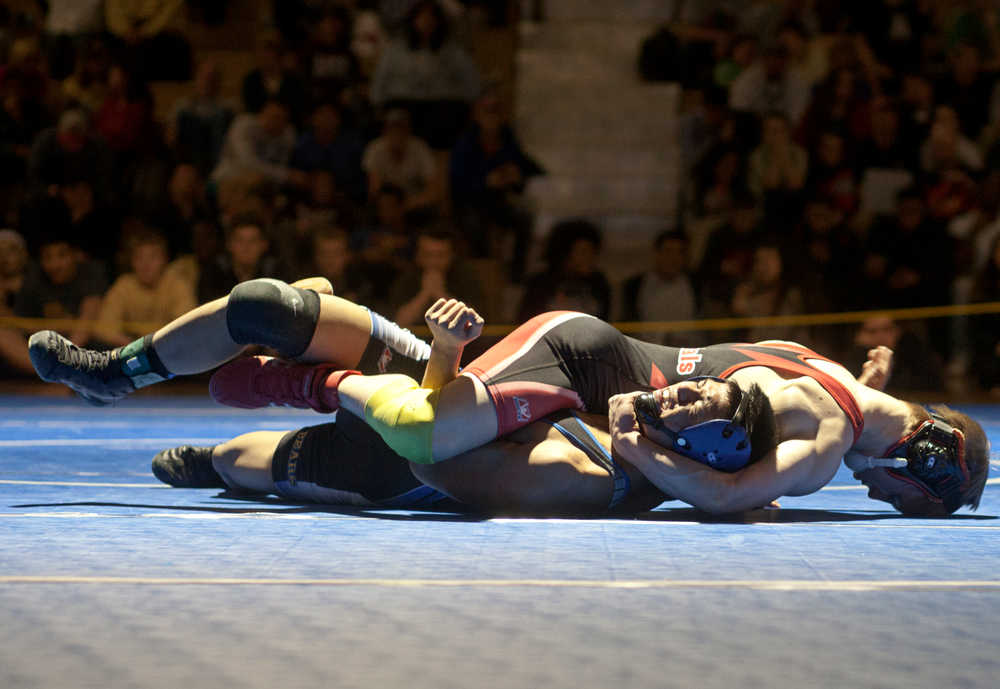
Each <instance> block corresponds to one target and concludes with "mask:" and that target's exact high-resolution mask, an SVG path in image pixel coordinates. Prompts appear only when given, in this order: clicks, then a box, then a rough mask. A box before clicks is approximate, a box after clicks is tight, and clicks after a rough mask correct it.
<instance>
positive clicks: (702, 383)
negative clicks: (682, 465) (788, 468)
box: [640, 377, 777, 470]
mask: <svg viewBox="0 0 1000 689" xmlns="http://www.w3.org/2000/svg"><path fill="white" fill-rule="evenodd" d="M652 399H653V400H654V401H655V403H656V412H658V415H657V419H658V423H657V424H655V425H654V424H650V423H643V422H641V421H640V426H641V429H642V432H643V435H645V436H646V437H647V438H648V439H649V440H651V441H653V442H655V443H657V444H660V445H663V446H664V447H668V448H671V447H675V446H676V441H675V440H674V439H673V438H672V437H671V433H670V432H667V431H666V430H664V428H665V429H669V431H671V432H673V433H680V432H681V431H684V430H685V429H691V428H692V427H695V426H698V425H699V424H705V423H707V422H710V421H724V422H727V424H731V425H732V426H736V427H739V428H741V429H743V430H744V431H745V435H744V436H743V439H745V440H748V441H749V443H750V452H749V459H748V460H747V459H746V455H745V454H744V455H743V458H744V459H743V460H742V461H745V463H746V464H750V463H753V462H755V461H757V460H758V459H760V458H761V457H763V456H764V455H765V454H767V453H768V452H770V451H771V450H772V449H774V447H775V445H776V444H777V427H776V424H775V419H774V411H773V410H772V409H771V403H770V400H769V399H768V397H767V395H765V394H764V392H763V390H761V388H760V386H758V385H756V384H753V385H750V386H749V388H748V389H747V390H742V389H741V388H740V387H739V385H737V384H736V382H734V381H732V380H721V379H718V378H708V377H706V378H695V379H692V380H687V381H682V382H680V383H675V384H673V385H670V386H668V387H665V388H660V389H659V390H656V391H655V392H653V393H652ZM724 425H725V424H720V426H724ZM656 426H659V428H658V427H656ZM719 432H722V433H724V434H725V433H727V432H728V430H727V429H726V428H721V429H720V431H719ZM741 432H742V431H741ZM725 437H726V438H729V435H725ZM695 449H697V448H695ZM744 452H745V450H744ZM741 463H742V462H741ZM735 468H740V467H738V466H737V467H734V468H731V469H729V470H734V469H735Z"/></svg>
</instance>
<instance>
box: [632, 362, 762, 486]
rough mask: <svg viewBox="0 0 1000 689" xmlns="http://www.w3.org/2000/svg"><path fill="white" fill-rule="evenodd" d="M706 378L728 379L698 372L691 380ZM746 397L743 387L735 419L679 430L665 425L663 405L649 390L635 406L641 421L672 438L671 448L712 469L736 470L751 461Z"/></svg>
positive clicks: (703, 423)
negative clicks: (661, 406)
mask: <svg viewBox="0 0 1000 689" xmlns="http://www.w3.org/2000/svg"><path fill="white" fill-rule="evenodd" d="M703 378H708V379H709V380H717V381H720V382H726V381H725V380H724V379H722V378H716V377H714V376H698V377H696V378H689V379H688V380H701V379H703ZM746 400H747V398H746V395H744V394H743V391H742V390H740V397H739V400H738V402H737V404H736V412H735V413H734V414H733V418H732V419H712V420H711V421H703V422H702V423H699V424H695V425H694V426H688V427H687V428H683V429H681V430H680V431H672V430H670V429H669V428H667V427H666V425H664V423H663V419H661V418H660V405H659V403H657V401H656V398H655V397H654V396H653V393H651V392H646V393H643V394H642V395H639V396H638V397H636V398H635V401H634V402H633V403H632V406H633V408H634V409H635V416H636V418H637V419H638V420H639V421H640V422H642V423H643V424H644V425H646V426H649V427H650V428H655V429H656V430H658V431H660V432H661V433H663V434H664V435H666V436H667V437H668V438H670V441H671V442H672V443H673V447H672V448H671V449H672V450H673V451H674V452H676V453H677V454H681V455H684V456H685V457H688V458H689V459H693V460H696V461H698V462H701V463H702V464H707V465H708V466H710V467H712V468H713V469H718V470H720V471H727V472H733V471H738V470H740V469H742V468H743V467H745V466H746V465H747V463H748V462H749V461H750V449H751V448H750V437H749V436H748V435H747V430H746V428H744V427H743V425H742V423H741V422H742V419H743V415H744V414H745V413H746V408H745V405H746Z"/></svg>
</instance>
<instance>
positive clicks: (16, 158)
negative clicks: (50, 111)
mask: <svg viewBox="0 0 1000 689" xmlns="http://www.w3.org/2000/svg"><path fill="white" fill-rule="evenodd" d="M23 79H24V77H23V76H22V75H21V74H20V73H19V72H17V71H8V72H7V73H6V74H4V77H3V79H2V80H0V99H2V101H0V186H2V187H9V186H14V187H20V186H22V183H23V180H24V176H25V173H26V172H27V169H28V159H29V157H30V155H31V142H32V141H33V140H34V137H35V136H36V135H37V134H38V131H39V129H40V126H41V122H40V121H39V118H40V113H37V112H31V111H30V110H26V109H25V108H26V105H27V104H26V103H25V101H24V97H23V96H24V91H25V88H26V84H24V83H23ZM15 205H16V204H15Z"/></svg>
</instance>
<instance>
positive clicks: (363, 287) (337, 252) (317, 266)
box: [302, 225, 376, 308]
mask: <svg viewBox="0 0 1000 689" xmlns="http://www.w3.org/2000/svg"><path fill="white" fill-rule="evenodd" d="M311 253H312V261H311V264H310V265H309V267H308V269H307V270H305V271H304V272H303V273H302V274H303V275H309V276H318V277H324V278H326V279H327V280H329V281H330V284H331V285H333V291H334V293H335V294H336V295H337V296H338V297H343V298H344V299H349V300H350V301H353V302H355V303H357V304H364V305H365V306H368V307H369V308H376V307H375V305H374V304H373V303H372V301H371V300H372V296H373V295H372V285H371V284H369V281H368V279H367V278H368V273H367V272H366V271H365V270H364V269H363V267H362V266H360V265H358V261H357V259H356V257H355V256H354V252H353V251H351V247H350V236H349V235H348V234H347V231H346V230H344V229H343V228H341V227H336V226H333V225H323V226H318V227H315V228H313V232H312V252H311Z"/></svg>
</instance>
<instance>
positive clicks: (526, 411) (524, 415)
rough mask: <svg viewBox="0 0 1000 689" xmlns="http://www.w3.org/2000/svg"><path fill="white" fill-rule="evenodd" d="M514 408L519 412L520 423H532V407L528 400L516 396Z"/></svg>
mask: <svg viewBox="0 0 1000 689" xmlns="http://www.w3.org/2000/svg"><path fill="white" fill-rule="evenodd" d="M514 407H515V409H516V411H517V420H518V421H531V405H530V404H528V400H526V399H524V398H522V397H516V396H515V397H514Z"/></svg>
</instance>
